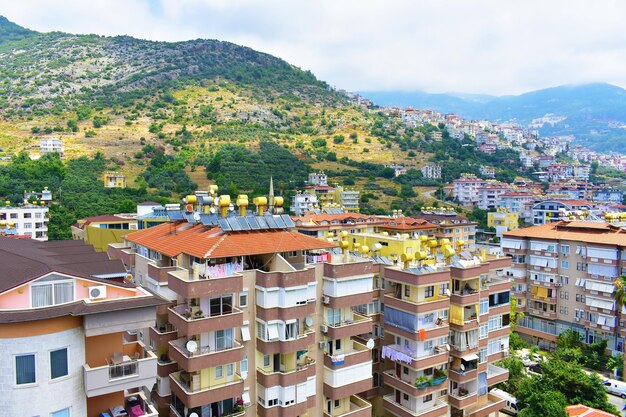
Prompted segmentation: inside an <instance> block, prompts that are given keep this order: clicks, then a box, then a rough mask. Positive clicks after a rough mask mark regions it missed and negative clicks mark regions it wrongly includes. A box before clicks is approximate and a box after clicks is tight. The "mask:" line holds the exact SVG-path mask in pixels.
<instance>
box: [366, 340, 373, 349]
mask: <svg viewBox="0 0 626 417" xmlns="http://www.w3.org/2000/svg"><path fill="white" fill-rule="evenodd" d="M365 346H367V348H368V349H370V350H372V349H374V339H370V340H368V341H367V344H366V345H365Z"/></svg>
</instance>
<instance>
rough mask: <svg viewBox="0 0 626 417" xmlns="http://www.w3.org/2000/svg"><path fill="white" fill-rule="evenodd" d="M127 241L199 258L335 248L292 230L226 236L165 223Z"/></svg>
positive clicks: (217, 231)
mask: <svg viewBox="0 0 626 417" xmlns="http://www.w3.org/2000/svg"><path fill="white" fill-rule="evenodd" d="M125 239H126V240H128V241H130V242H133V243H137V244H139V245H142V246H145V247H147V248H149V249H152V250H155V251H157V252H159V253H162V254H164V255H166V256H170V257H172V256H177V255H179V254H181V253H186V254H189V255H191V256H196V257H198V258H224V257H229V256H243V255H260V254H265V253H277V252H288V251H293V250H311V249H325V248H331V247H334V246H335V245H334V244H332V243H329V242H324V241H321V240H318V239H315V238H313V237H309V236H305V235H303V234H300V233H298V232H293V231H290V230H258V231H246V232H235V233H225V232H224V231H222V229H220V228H219V227H213V228H207V227H205V226H202V225H191V224H189V223H164V224H161V225H158V226H154V227H151V228H149V229H145V230H140V231H138V232H134V233H130V234H128V235H126V236H125Z"/></svg>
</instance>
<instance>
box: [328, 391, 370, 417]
mask: <svg viewBox="0 0 626 417" xmlns="http://www.w3.org/2000/svg"><path fill="white" fill-rule="evenodd" d="M371 416H372V404H370V403H369V402H367V401H365V400H364V399H362V398H361V397H359V396H356V395H351V396H350V410H349V411H346V412H345V413H342V414H332V415H331V414H328V413H326V412H324V417H371Z"/></svg>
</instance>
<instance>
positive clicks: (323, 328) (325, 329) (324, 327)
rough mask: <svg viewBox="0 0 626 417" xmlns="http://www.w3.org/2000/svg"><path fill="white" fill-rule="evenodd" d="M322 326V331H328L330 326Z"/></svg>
mask: <svg viewBox="0 0 626 417" xmlns="http://www.w3.org/2000/svg"><path fill="white" fill-rule="evenodd" d="M321 328H322V333H328V326H327V325H325V324H322V325H321Z"/></svg>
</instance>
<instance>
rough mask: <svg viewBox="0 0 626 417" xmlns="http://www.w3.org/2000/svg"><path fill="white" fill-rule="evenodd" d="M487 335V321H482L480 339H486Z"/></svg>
mask: <svg viewBox="0 0 626 417" xmlns="http://www.w3.org/2000/svg"><path fill="white" fill-rule="evenodd" d="M487 337H489V323H482V324H481V325H480V336H479V338H480V339H486V338H487Z"/></svg>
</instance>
